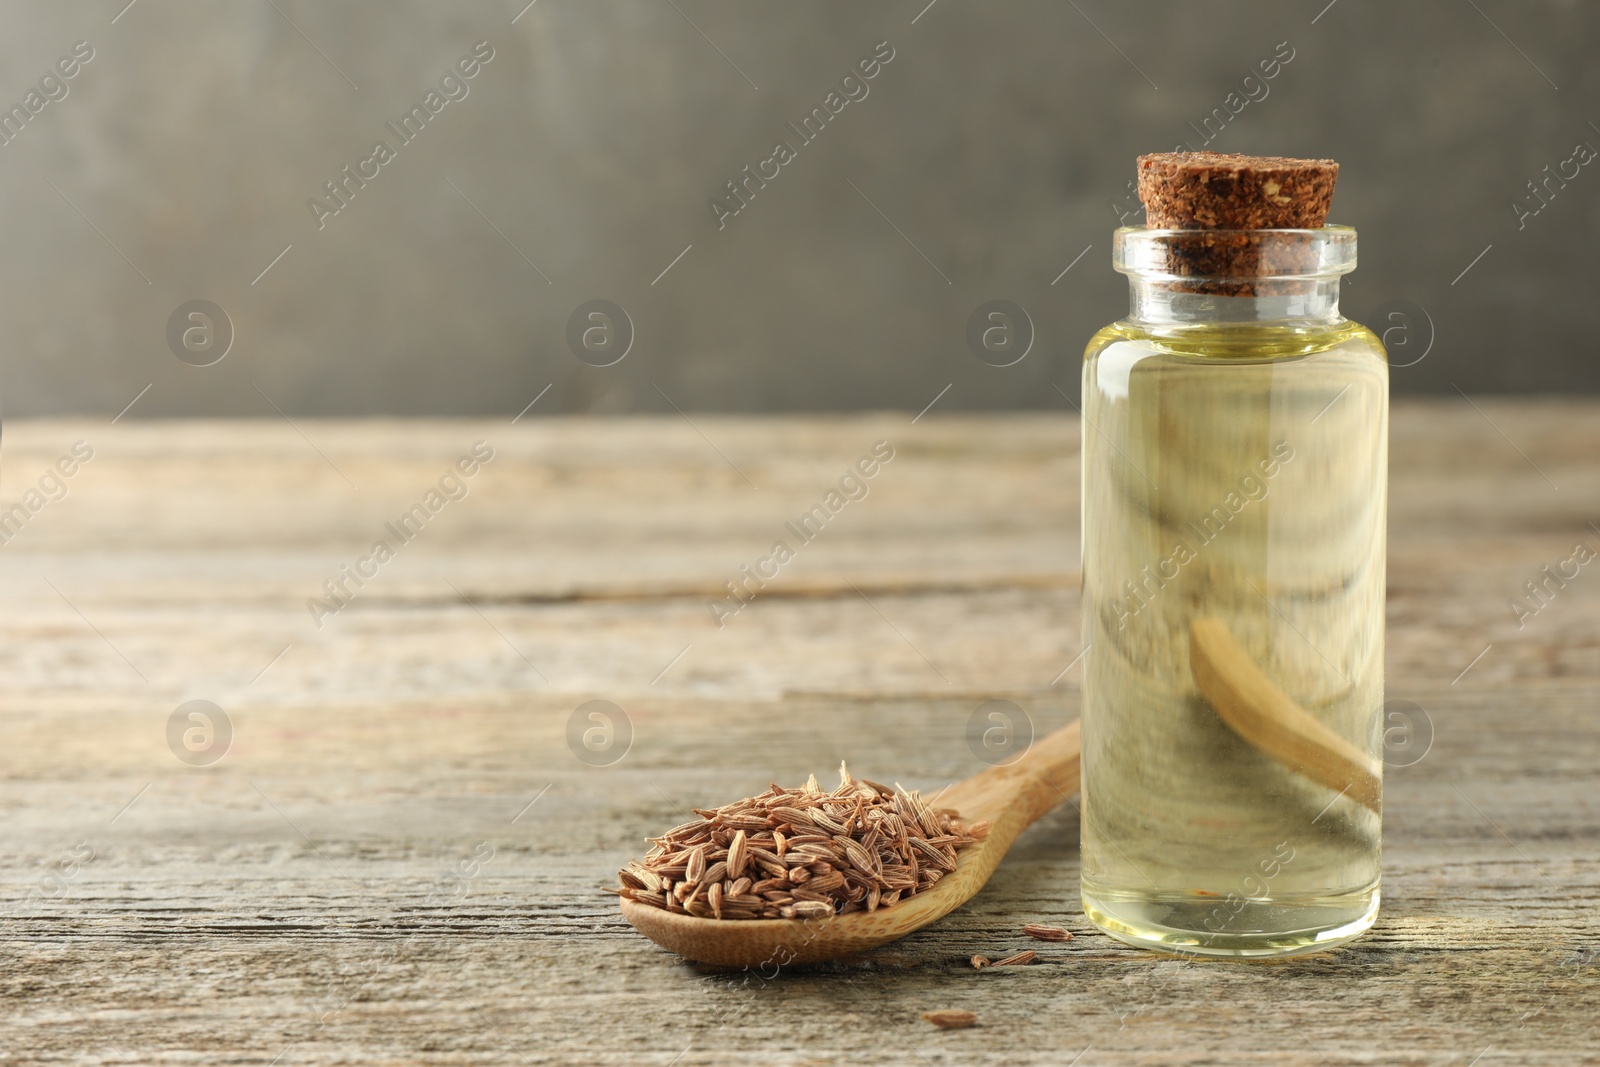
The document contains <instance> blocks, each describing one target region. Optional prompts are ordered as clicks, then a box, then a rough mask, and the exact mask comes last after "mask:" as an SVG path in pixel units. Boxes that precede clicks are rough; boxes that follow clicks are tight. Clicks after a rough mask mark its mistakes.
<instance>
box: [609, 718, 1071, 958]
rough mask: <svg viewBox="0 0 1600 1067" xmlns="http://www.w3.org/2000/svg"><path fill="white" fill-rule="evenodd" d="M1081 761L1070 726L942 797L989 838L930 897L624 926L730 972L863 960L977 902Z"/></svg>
mask: <svg viewBox="0 0 1600 1067" xmlns="http://www.w3.org/2000/svg"><path fill="white" fill-rule="evenodd" d="M1081 756H1082V743H1081V741H1080V739H1079V736H1078V724H1077V723H1076V722H1074V723H1071V724H1070V725H1068V726H1065V727H1062V728H1061V729H1060V730H1057V731H1056V732H1055V733H1053V734H1050V735H1049V736H1047V737H1044V738H1042V739H1040V740H1039V741H1037V742H1036V743H1034V744H1033V746H1032V747H1030V748H1029V749H1028V751H1027V752H1024V753H1023V754H1022V755H1021V756H1019V757H1018V758H1017V759H1015V760H1013V761H1012V762H1011V763H1008V764H1005V765H1004V766H1000V767H990V768H989V769H988V770H985V771H982V772H981V773H979V774H976V775H973V776H972V777H971V778H967V779H964V780H963V781H960V782H957V783H956V784H955V785H952V786H950V787H949V788H948V789H945V790H944V791H943V792H941V793H940V794H939V795H938V797H937V798H936V799H937V803H938V806H939V807H942V808H953V809H955V810H956V811H958V812H960V813H961V818H962V819H963V820H964V821H965V822H966V823H967V825H969V826H970V825H971V824H973V823H976V822H980V821H982V820H988V821H989V824H990V826H989V833H988V835H987V836H985V837H984V838H983V839H982V840H980V841H978V842H977V843H976V844H974V845H972V846H970V847H968V848H965V849H962V850H961V852H960V853H958V855H957V857H956V869H955V870H954V871H951V872H950V873H949V874H947V875H945V876H944V877H943V878H941V879H940V880H939V881H938V882H937V883H936V884H934V885H933V887H932V888H929V889H926V890H923V891H922V892H920V893H917V894H915V895H913V896H910V897H906V898H904V899H902V900H900V901H898V902H897V903H895V904H893V905H891V906H889V907H886V908H879V909H877V910H876V911H854V912H850V913H849V914H848V915H833V916H828V917H824V918H820V919H701V918H697V917H696V916H693V915H689V914H687V913H685V912H680V911H666V910H664V909H662V908H657V907H653V906H651V905H649V904H641V903H639V902H637V901H633V900H628V899H625V898H624V899H623V900H622V914H623V917H624V918H626V919H627V920H628V922H630V923H632V924H633V927H634V929H636V930H638V931H639V932H640V933H641V934H643V935H644V936H646V937H648V938H649V939H650V940H652V941H654V942H655V943H656V944H658V945H660V946H661V947H662V948H665V949H668V950H670V951H672V952H676V953H677V954H678V955H680V956H684V957H686V958H688V959H691V960H697V961H699V962H701V963H710V964H716V965H719V966H724V967H757V968H762V969H765V968H768V967H770V968H773V969H774V970H776V969H777V968H779V967H783V966H785V965H787V964H796V963H817V962H820V961H822V960H831V959H838V958H839V957H841V956H850V955H854V954H856V953H859V952H865V951H866V950H868V949H871V948H876V947H878V946H879V945H884V944H887V943H889V942H890V941H894V940H896V939H898V938H902V937H904V936H906V935H907V934H909V933H911V932H912V931H913V930H920V929H921V928H922V927H924V926H927V925H928V924H929V923H932V922H936V921H937V920H939V919H942V918H944V917H945V916H946V915H948V914H950V913H951V912H952V911H954V910H955V909H957V908H959V907H960V906H961V905H963V904H965V903H966V902H967V901H968V900H970V899H972V897H973V896H974V895H976V894H977V892H978V890H980V889H982V888H983V886H984V884H985V883H986V882H988V881H989V877H990V875H992V874H994V871H995V868H996V867H998V866H999V865H1000V861H1001V860H1002V859H1004V858H1005V854H1006V852H1007V851H1008V850H1009V849H1010V848H1011V844H1012V842H1014V841H1015V840H1016V839H1017V835H1019V834H1021V833H1022V831H1023V830H1024V829H1026V828H1027V827H1028V826H1029V825H1031V824H1032V823H1033V822H1035V821H1036V820H1037V819H1038V818H1039V817H1040V816H1042V815H1044V814H1045V813H1046V812H1048V811H1051V810H1052V809H1054V808H1056V807H1057V806H1059V805H1060V804H1062V803H1064V802H1065V801H1067V800H1069V799H1071V798H1072V796H1073V794H1075V793H1076V792H1077V791H1078V785H1079V773H1080V769H1081Z"/></svg>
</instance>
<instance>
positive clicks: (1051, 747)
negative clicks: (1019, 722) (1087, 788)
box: [940, 721, 1083, 842]
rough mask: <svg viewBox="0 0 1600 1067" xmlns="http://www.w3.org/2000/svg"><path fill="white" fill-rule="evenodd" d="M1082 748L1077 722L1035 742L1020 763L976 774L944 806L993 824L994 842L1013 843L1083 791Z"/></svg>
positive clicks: (991, 834) (958, 786)
mask: <svg viewBox="0 0 1600 1067" xmlns="http://www.w3.org/2000/svg"><path fill="white" fill-rule="evenodd" d="M1082 765H1083V743H1082V741H1081V740H1080V738H1079V735H1078V723H1077V722H1076V721H1074V722H1071V723H1068V724H1067V725H1066V726H1063V727H1062V728H1061V729H1059V730H1057V731H1055V732H1054V733H1052V734H1049V735H1047V736H1045V737H1042V738H1040V739H1039V740H1037V741H1035V742H1034V743H1033V744H1032V745H1030V746H1029V747H1028V750H1027V751H1026V752H1024V753H1023V754H1022V755H1021V756H1019V757H1018V758H1017V759H1015V760H1013V761H1012V762H1010V763H1007V764H1005V765H1003V766H999V767H990V768H989V769H988V770H986V771H983V772H981V773H979V774H975V775H973V776H972V777H971V778H968V779H966V780H965V781H963V782H961V783H960V784H958V785H956V786H955V787H953V788H952V789H951V790H950V791H949V792H948V793H947V795H946V798H945V799H944V800H942V801H940V803H941V804H944V803H948V804H949V806H950V807H953V808H956V809H957V810H958V811H960V812H961V814H962V816H963V817H964V818H965V819H966V820H967V821H968V822H969V823H971V822H975V821H977V820H979V819H988V820H989V821H990V823H991V824H992V828H991V830H990V836H991V838H995V837H998V838H1000V839H1002V840H1005V841H1007V842H1009V841H1010V840H1011V839H1012V838H1014V837H1015V836H1016V835H1017V834H1019V833H1021V832H1022V831H1023V830H1024V829H1025V828H1026V827H1027V826H1028V825H1029V824H1030V823H1032V822H1033V821H1034V820H1036V819H1038V818H1039V817H1040V816H1042V815H1044V814H1045V813H1046V812H1048V811H1050V810H1052V809H1054V808H1056V807H1058V806H1059V805H1061V804H1064V803H1066V802H1067V801H1068V800H1071V799H1072V797H1073V795H1074V794H1075V793H1077V792H1078V787H1079V781H1080V777H1079V776H1080V773H1081V770H1082Z"/></svg>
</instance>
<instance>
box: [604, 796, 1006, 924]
mask: <svg viewBox="0 0 1600 1067" xmlns="http://www.w3.org/2000/svg"><path fill="white" fill-rule="evenodd" d="M695 814H696V815H699V816H700V818H699V819H697V820H695V821H694V822H687V823H684V824H683V825H682V826H678V827H674V828H673V829H671V830H669V831H667V832H666V833H665V834H663V835H662V836H661V837H658V838H651V839H650V840H651V841H652V842H653V847H652V848H651V849H650V851H649V853H648V854H647V855H646V856H645V857H644V859H643V860H636V861H634V862H632V863H630V864H628V865H627V866H626V867H624V868H623V869H622V870H621V871H619V872H618V877H619V878H620V880H621V887H620V888H619V889H618V890H617V891H616V892H617V894H618V895H619V896H622V897H625V898H626V899H628V900H636V901H638V902H639V903H641V904H649V905H652V906H654V907H657V908H665V909H667V910H668V911H682V912H687V913H688V914H690V915H695V916H699V917H700V918H703V919H780V918H781V919H812V918H825V917H827V916H830V915H836V914H839V915H842V914H845V913H848V912H853V911H876V910H877V909H878V908H886V907H891V906H893V905H894V904H895V903H897V902H898V901H900V900H903V899H905V898H907V897H910V896H913V895H915V894H917V893H920V892H922V891H923V890H925V889H927V888H928V887H929V886H931V885H933V884H934V883H935V882H937V881H939V879H940V878H943V877H944V876H945V875H946V874H948V873H950V872H951V871H953V870H955V869H956V855H957V853H959V852H960V851H961V850H962V849H964V848H967V847H968V846H970V845H973V844H975V843H977V842H978V841H980V840H982V839H983V837H984V836H985V835H986V834H988V832H989V824H988V823H987V822H979V823H974V824H973V825H972V826H970V827H968V826H965V825H964V824H963V823H962V821H961V819H960V816H959V813H958V812H955V811H952V810H951V809H949V808H935V807H931V806H930V805H929V804H927V803H926V802H925V801H924V800H923V799H922V797H921V796H920V795H918V793H917V791H916V790H906V789H903V788H901V787H900V786H899V785H898V784H897V785H896V786H895V787H894V788H893V789H890V788H889V787H888V786H883V785H879V784H878V783H876V782H869V781H866V780H865V779H856V778H852V777H850V772H849V771H848V770H846V769H845V768H844V766H843V765H841V766H840V767H839V787H838V788H837V789H834V790H832V791H831V792H823V790H822V788H821V787H820V786H818V785H817V779H816V776H815V775H813V776H812V777H811V780H810V781H808V782H807V783H806V784H805V787H804V788H801V789H784V788H782V787H781V786H777V785H774V786H773V787H772V788H771V789H768V790H767V791H766V792H765V793H762V794H761V795H760V796H757V797H750V798H748V799H745V800H740V801H736V802H735V803H732V804H725V805H723V806H722V807H720V808H708V809H702V808H696V809H695Z"/></svg>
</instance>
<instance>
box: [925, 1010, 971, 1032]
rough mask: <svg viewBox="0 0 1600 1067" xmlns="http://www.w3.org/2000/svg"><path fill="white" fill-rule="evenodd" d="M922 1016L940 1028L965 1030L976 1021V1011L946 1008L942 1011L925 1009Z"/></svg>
mask: <svg viewBox="0 0 1600 1067" xmlns="http://www.w3.org/2000/svg"><path fill="white" fill-rule="evenodd" d="M922 1017H923V1018H924V1019H926V1020H928V1021H929V1022H930V1023H932V1024H933V1025H935V1026H937V1027H938V1028H939V1029H941V1030H965V1029H966V1028H967V1027H969V1026H972V1025H974V1024H975V1023H977V1021H978V1016H977V1013H975V1012H970V1011H958V1010H956V1009H955V1008H946V1009H944V1010H943V1011H925V1012H923V1013H922Z"/></svg>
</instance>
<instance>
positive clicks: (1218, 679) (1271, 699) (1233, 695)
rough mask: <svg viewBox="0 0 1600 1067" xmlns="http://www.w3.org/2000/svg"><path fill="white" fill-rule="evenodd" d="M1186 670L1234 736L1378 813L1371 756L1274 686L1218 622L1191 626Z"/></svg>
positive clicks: (1378, 788)
mask: <svg viewBox="0 0 1600 1067" xmlns="http://www.w3.org/2000/svg"><path fill="white" fill-rule="evenodd" d="M1189 664H1190V667H1191V669H1192V671H1193V673H1194V681H1195V687H1196V688H1198V689H1199V690H1200V695H1201V696H1203V697H1205V698H1206V702H1207V703H1209V704H1210V705H1211V707H1212V709H1213V710H1214V711H1216V713H1217V717H1218V718H1220V719H1221V720H1222V721H1223V722H1225V723H1227V724H1228V725H1229V726H1230V727H1232V728H1233V730H1234V732H1235V733H1237V734H1238V735H1239V736H1240V737H1242V738H1244V739H1245V740H1246V741H1248V742H1249V743H1250V744H1252V745H1254V746H1255V747H1256V748H1258V749H1260V750H1261V751H1262V752H1265V753H1266V754H1267V755H1269V756H1271V757H1273V758H1274V759H1276V760H1278V761H1279V762H1280V763H1282V764H1284V765H1285V766H1287V767H1292V768H1293V769H1294V770H1296V771H1299V772H1300V773H1301V774H1303V775H1305V776H1306V777H1307V778H1309V779H1311V780H1312V781H1313V782H1316V783H1318V784H1319V785H1324V786H1327V787H1328V788H1329V789H1333V790H1337V791H1338V792H1339V793H1341V794H1344V793H1348V794H1349V795H1350V797H1351V799H1353V800H1355V801H1356V802H1357V803H1359V804H1363V805H1365V806H1366V807H1368V808H1370V809H1372V810H1373V811H1378V810H1379V805H1380V800H1379V798H1380V797H1381V796H1382V793H1383V778H1382V771H1381V769H1380V768H1379V767H1378V766H1377V765H1376V763H1375V761H1374V760H1373V759H1372V757H1370V756H1368V755H1366V754H1365V753H1363V752H1362V751H1361V750H1360V749H1358V748H1356V746H1355V745H1352V744H1351V743H1350V742H1349V741H1347V740H1345V739H1344V738H1343V737H1340V736H1339V735H1338V734H1336V733H1334V732H1333V731H1332V730H1330V729H1328V727H1327V726H1325V725H1323V723H1322V722H1320V721H1319V720H1318V719H1317V718H1316V717H1315V716H1313V715H1312V714H1311V713H1310V712H1308V711H1306V710H1305V709H1304V708H1302V707H1301V706H1300V705H1299V704H1296V703H1295V702H1294V700H1293V699H1292V698H1291V697H1290V696H1289V695H1288V694H1287V693H1285V692H1284V691H1283V690H1282V689H1280V688H1278V685H1277V683H1275V682H1274V681H1273V680H1272V679H1271V678H1269V677H1267V675H1266V673H1265V672H1264V671H1262V669H1261V668H1260V667H1259V666H1258V665H1257V664H1256V661H1255V660H1253V659H1251V658H1250V653H1249V652H1247V651H1246V650H1245V648H1244V646H1243V645H1241V644H1240V643H1239V639H1238V638H1236V637H1235V636H1234V635H1233V632H1232V631H1231V630H1229V629H1228V624H1227V623H1226V622H1225V621H1223V620H1222V619H1219V618H1215V617H1210V618H1201V619H1196V620H1194V622H1193V623H1191V624H1190V626H1189Z"/></svg>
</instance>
